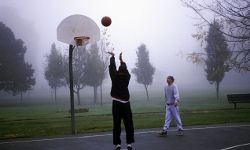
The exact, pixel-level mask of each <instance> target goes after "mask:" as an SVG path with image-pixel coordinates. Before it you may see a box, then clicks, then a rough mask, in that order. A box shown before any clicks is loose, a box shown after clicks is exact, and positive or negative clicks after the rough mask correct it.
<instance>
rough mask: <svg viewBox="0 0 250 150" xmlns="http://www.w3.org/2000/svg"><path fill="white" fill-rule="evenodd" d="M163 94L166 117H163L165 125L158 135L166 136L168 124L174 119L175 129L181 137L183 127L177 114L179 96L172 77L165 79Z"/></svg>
mask: <svg viewBox="0 0 250 150" xmlns="http://www.w3.org/2000/svg"><path fill="white" fill-rule="evenodd" d="M164 92H165V102H166V106H165V108H166V115H165V123H164V126H163V130H162V132H161V133H159V134H160V135H167V130H168V129H169V127H170V123H171V120H172V117H174V118H175V121H176V125H177V129H178V131H179V135H183V132H182V131H183V127H182V122H181V117H180V113H179V107H178V103H179V102H180V95H179V91H178V88H177V85H176V84H174V77H173V76H168V77H167V85H166V86H165V88H164Z"/></svg>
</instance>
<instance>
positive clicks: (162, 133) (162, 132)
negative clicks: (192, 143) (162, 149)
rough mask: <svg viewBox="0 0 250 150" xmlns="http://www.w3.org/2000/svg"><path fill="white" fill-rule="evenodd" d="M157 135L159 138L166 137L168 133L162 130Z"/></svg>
mask: <svg viewBox="0 0 250 150" xmlns="http://www.w3.org/2000/svg"><path fill="white" fill-rule="evenodd" d="M159 135H161V136H166V135H168V132H167V130H162V131H161V132H160V133H159Z"/></svg>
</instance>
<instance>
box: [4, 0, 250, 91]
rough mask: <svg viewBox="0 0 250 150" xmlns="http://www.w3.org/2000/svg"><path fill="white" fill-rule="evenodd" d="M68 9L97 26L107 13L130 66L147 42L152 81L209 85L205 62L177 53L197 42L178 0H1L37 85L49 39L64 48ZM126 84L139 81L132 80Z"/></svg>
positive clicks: (235, 78)
mask: <svg viewBox="0 0 250 150" xmlns="http://www.w3.org/2000/svg"><path fill="white" fill-rule="evenodd" d="M73 14H82V15H85V16H88V17H90V18H91V19H93V20H94V21H95V22H96V23H97V25H98V26H99V28H100V30H103V29H104V27H103V26H102V25H101V23H100V20H101V18H102V17H103V16H110V17H111V19H112V24H111V26H110V27H108V32H109V34H110V35H111V37H110V41H111V43H112V44H113V46H114V48H115V54H116V55H118V54H119V53H120V52H123V56H124V60H125V61H126V62H127V65H128V68H129V69H130V70H131V69H132V68H134V67H135V62H136V50H137V47H138V46H139V45H140V44H142V43H144V44H146V46H147V49H148V50H149V54H150V61H151V63H152V65H153V66H154V67H155V68H156V74H155V78H154V81H153V85H152V87H154V88H162V86H164V84H165V78H166V76H167V75H173V76H174V77H175V78H176V82H177V83H178V84H180V85H181V86H185V87H192V88H193V87H200V86H201V85H202V87H211V86H212V85H210V84H209V83H208V81H207V80H206V77H205V73H204V67H202V66H197V65H194V64H192V63H191V62H188V61H187V60H186V58H185V56H184V57H181V56H180V55H178V54H180V52H181V51H182V52H183V53H188V52H192V51H199V50H200V49H201V47H200V43H199V42H198V41H196V40H195V39H194V38H192V36H191V34H194V33H196V28H195V27H194V24H195V23H196V22H195V20H194V19H193V18H194V16H195V14H194V13H193V12H192V11H191V10H189V9H188V8H185V7H183V6H182V4H181V2H180V1H179V0H171V1H170V0H0V21H2V22H4V23H5V24H6V25H7V26H8V27H10V28H11V29H12V31H14V34H15V36H16V37H17V38H21V39H23V40H24V42H25V43H26V45H27V48H28V49H27V52H26V61H28V62H30V63H32V65H33V67H35V71H36V73H35V74H36V78H37V80H36V81H37V85H36V89H42V88H47V82H45V80H44V76H43V73H44V68H45V65H46V63H45V55H46V54H49V52H50V47H51V44H52V43H53V42H55V43H56V45H57V47H59V48H60V49H61V51H62V52H63V53H64V52H65V48H67V47H68V45H67V44H64V43H61V42H59V41H57V38H56V28H57V26H58V24H59V23H60V22H61V21H62V20H63V19H64V18H66V17H68V16H70V15H73ZM117 62H118V61H117ZM249 77H250V74H249V73H248V74H236V73H233V72H231V73H227V74H226V75H225V79H224V80H223V81H222V83H221V85H222V87H223V86H228V88H230V87H234V86H235V85H238V86H241V85H243V84H245V85H248V87H249V85H250V78H249ZM132 81H135V77H132ZM107 84H110V82H109V81H107ZM130 86H135V87H136V86H140V85H138V84H137V83H131V85H130ZM212 87H214V86H212ZM226 88H227V87H226Z"/></svg>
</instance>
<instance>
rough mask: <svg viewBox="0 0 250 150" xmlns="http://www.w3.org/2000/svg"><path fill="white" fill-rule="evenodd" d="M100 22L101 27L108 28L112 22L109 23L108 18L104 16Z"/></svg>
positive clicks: (109, 19)
mask: <svg viewBox="0 0 250 150" xmlns="http://www.w3.org/2000/svg"><path fill="white" fill-rule="evenodd" d="M101 22H102V25H103V26H105V27H108V26H110V24H111V22H112V21H111V18H110V17H108V16H105V17H103V18H102V20H101Z"/></svg>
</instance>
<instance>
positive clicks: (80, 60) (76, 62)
mask: <svg viewBox="0 0 250 150" xmlns="http://www.w3.org/2000/svg"><path fill="white" fill-rule="evenodd" d="M72 57H73V60H72V61H73V62H72V67H73V88H74V89H73V90H74V93H75V94H76V95H77V104H78V106H80V105H81V98H80V91H81V90H82V89H83V88H84V87H85V86H86V81H85V73H86V68H85V67H86V61H87V57H88V54H87V50H86V46H80V47H77V48H75V49H74V51H73V56H72ZM63 67H64V71H63V72H64V73H63V74H64V78H65V80H66V83H67V85H68V87H69V59H68V56H64V59H63Z"/></svg>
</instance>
